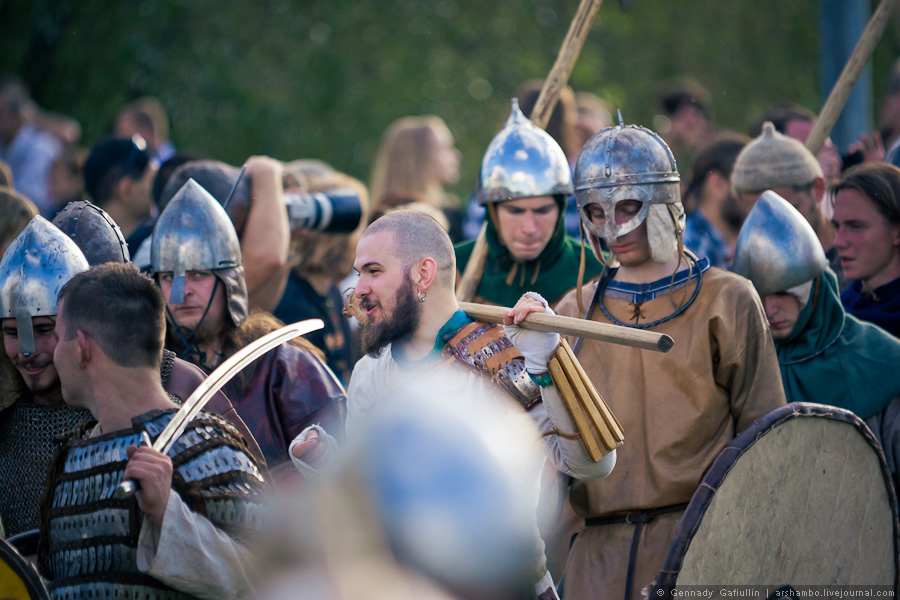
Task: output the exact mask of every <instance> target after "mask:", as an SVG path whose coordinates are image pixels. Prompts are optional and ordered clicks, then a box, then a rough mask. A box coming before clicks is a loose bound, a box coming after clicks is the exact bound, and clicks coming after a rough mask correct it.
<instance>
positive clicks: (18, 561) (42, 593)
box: [0, 539, 50, 600]
mask: <svg viewBox="0 0 900 600" xmlns="http://www.w3.org/2000/svg"><path fill="white" fill-rule="evenodd" d="M0 598H3V599H4V600H6V599H7V598H9V599H11V600H13V599H14V600H49V599H50V595H49V594H48V593H47V588H46V587H44V583H43V581H41V577H40V575H38V573H37V571H35V570H34V567H32V566H31V563H29V562H28V561H27V560H26V559H25V558H24V557H23V556H22V555H21V554H19V552H18V551H17V550H16V549H15V548H13V546H12V545H11V544H9V543H8V542H7V541H6V540H2V539H0Z"/></svg>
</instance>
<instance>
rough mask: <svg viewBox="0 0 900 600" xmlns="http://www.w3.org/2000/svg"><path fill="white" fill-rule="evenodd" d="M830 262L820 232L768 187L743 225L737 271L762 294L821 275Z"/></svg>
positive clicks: (802, 282)
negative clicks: (819, 235) (820, 238)
mask: <svg viewBox="0 0 900 600" xmlns="http://www.w3.org/2000/svg"><path fill="white" fill-rule="evenodd" d="M827 265H828V261H827V259H826V258H825V251H824V250H822V244H821V243H820V242H819V238H818V237H817V236H816V232H815V231H813V228H812V227H811V226H810V224H809V223H808V222H807V220H806V219H805V218H804V217H803V215H801V214H800V212H799V211H798V210H797V209H796V208H794V207H793V206H791V204H790V203H789V202H788V201H787V200H785V199H784V198H782V197H781V196H779V195H778V194H776V193H775V192H773V191H771V190H768V191H765V192H763V193H762V195H761V196H760V197H759V199H758V200H757V201H756V204H755V205H754V206H753V209H752V210H751V211H750V214H749V215H747V220H746V221H744V225H743V226H742V227H741V232H740V234H739V235H738V240H737V246H736V248H735V251H734V272H735V273H737V274H738V275H743V276H744V277H746V278H747V279H749V280H750V281H752V282H753V286H754V287H755V288H756V291H757V292H759V295H760V297H764V296H767V295H769V294H774V293H776V292H783V291H786V290H789V289H791V288H793V287H796V286H798V285H801V284H804V283H806V282H808V281H812V280H813V279H815V278H816V277H818V276H819V275H820V274H821V273H822V272H823V271H824V270H825V267H826V266H827Z"/></svg>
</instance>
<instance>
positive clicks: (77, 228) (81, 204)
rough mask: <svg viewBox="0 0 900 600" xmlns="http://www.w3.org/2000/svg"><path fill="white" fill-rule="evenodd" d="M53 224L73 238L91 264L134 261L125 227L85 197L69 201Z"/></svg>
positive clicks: (54, 218)
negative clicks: (127, 241) (124, 232)
mask: <svg viewBox="0 0 900 600" xmlns="http://www.w3.org/2000/svg"><path fill="white" fill-rule="evenodd" d="M53 224H54V225H56V226H57V227H59V229H60V231H62V232H63V233H65V234H66V235H67V236H69V237H70V238H72V241H74V242H75V244H77V245H78V247H79V248H80V249H81V252H82V253H83V254H84V257H85V258H86V259H87V261H88V264H89V265H91V266H92V267H93V266H94V265H100V264H103V263H107V262H118V263H128V262H131V254H129V252H128V244H126V243H125V236H124V235H122V230H121V229H119V226H118V225H116V222H115V221H113V219H112V217H110V216H109V214H107V212H106V211H105V210H103V209H102V208H100V207H99V206H97V205H96V204H93V203H91V202H86V201H84V200H79V201H77V202H69V203H68V204H66V207H65V208H63V209H62V210H61V211H59V213H58V214H57V215H56V216H55V217H53Z"/></svg>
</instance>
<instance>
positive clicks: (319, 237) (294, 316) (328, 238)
mask: <svg viewBox="0 0 900 600" xmlns="http://www.w3.org/2000/svg"><path fill="white" fill-rule="evenodd" d="M304 175H305V176H304V179H305V185H304V186H303V187H302V190H303V191H304V192H306V193H310V194H312V193H318V192H328V191H330V190H337V191H343V192H346V191H349V192H352V193H353V194H355V195H356V196H357V197H358V198H359V202H360V205H361V209H362V218H361V219H360V222H359V225H358V227H357V228H356V229H355V230H354V231H352V232H350V233H330V232H327V231H326V232H320V231H308V230H295V231H293V232H292V234H291V252H290V263H291V271H290V274H289V275H288V281H287V286H286V287H285V290H284V294H283V295H282V297H281V301H280V302H279V303H278V306H277V307H276V308H275V310H274V311H273V314H274V315H275V316H276V317H278V318H279V319H281V320H282V321H284V322H285V323H294V322H297V321H303V320H305V319H314V318H315V319H322V321H324V323H325V327H324V329H320V330H319V331H314V332H312V333H310V334H308V335H307V336H306V339H307V340H309V341H310V342H311V343H312V344H313V345H314V346H316V347H317V348H319V349H320V350H321V351H322V352H324V354H325V363H326V364H327V365H328V366H329V367H330V368H331V370H332V371H334V373H335V374H336V375H337V376H338V378H339V379H340V380H341V382H342V383H344V384H345V385H346V384H347V383H348V382H349V381H350V371H351V369H352V368H353V364H354V363H355V362H356V360H355V359H356V358H357V352H355V350H354V344H353V337H354V336H353V331H352V329H351V325H350V321H349V319H348V318H347V317H345V316H344V314H343V307H344V300H343V297H342V292H343V290H342V289H341V288H339V287H338V286H339V284H340V283H341V281H343V280H344V279H345V278H346V277H347V276H348V275H350V273H352V272H353V258H354V256H355V255H356V243H357V242H358V241H359V237H360V236H361V235H362V232H363V230H364V229H365V228H366V224H367V223H368V218H367V213H368V204H369V199H368V193H367V191H366V188H365V186H364V185H363V184H362V182H360V181H358V180H356V179H354V178H352V177H350V176H348V175H345V174H343V173H339V172H337V171H334V170H332V171H330V172H321V171H320V172H312V171H307V172H306V173H305V174H304ZM294 181H295V182H297V183H299V181H297V179H295V180H294Z"/></svg>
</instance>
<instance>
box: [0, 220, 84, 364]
mask: <svg viewBox="0 0 900 600" xmlns="http://www.w3.org/2000/svg"><path fill="white" fill-rule="evenodd" d="M89 268H90V267H89V266H88V262H87V260H86V259H85V258H84V254H82V252H81V250H80V249H79V248H78V246H77V245H76V244H75V242H73V241H72V240H71V239H70V238H69V237H68V236H67V235H66V234H64V233H63V232H62V231H60V230H59V229H58V228H57V227H56V226H54V225H53V224H52V223H50V221H48V220H47V219H45V218H43V217H41V216H36V217H34V218H33V219H31V221H30V222H29V223H28V225H27V226H26V227H25V229H23V230H22V232H21V233H20V234H19V235H18V236H17V237H16V239H14V240H13V241H12V243H11V244H10V245H9V248H7V249H6V253H4V255H3V260H2V261H0V317H2V318H4V319H9V318H14V319H16V327H17V328H18V335H19V348H20V350H21V351H22V352H23V353H24V354H26V355H28V354H31V353H32V352H34V329H33V328H32V326H31V318H32V317H49V316H53V315H55V314H57V312H58V304H57V297H58V296H59V290H60V289H62V286H64V285H65V284H66V282H67V281H69V280H70V279H71V278H72V277H73V276H75V275H76V274H77V273H81V272H82V271H87V270H88V269H89Z"/></svg>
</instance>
